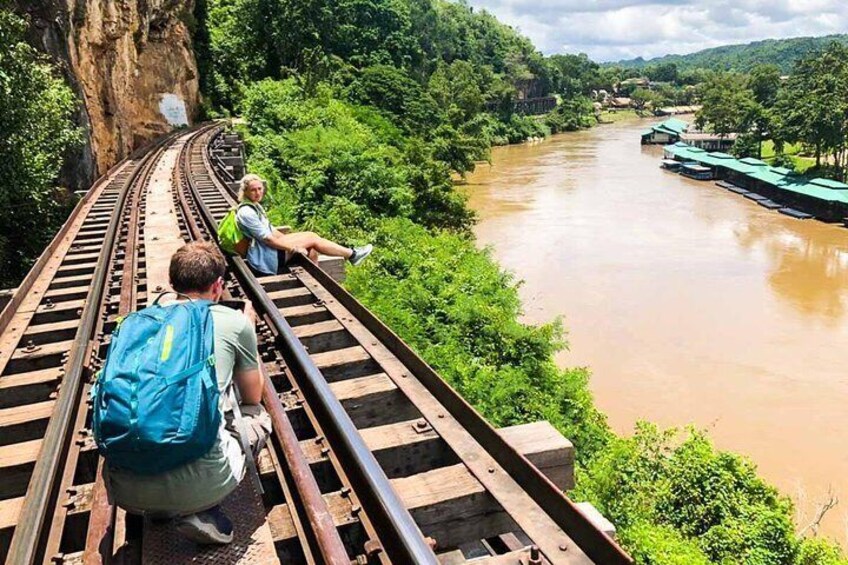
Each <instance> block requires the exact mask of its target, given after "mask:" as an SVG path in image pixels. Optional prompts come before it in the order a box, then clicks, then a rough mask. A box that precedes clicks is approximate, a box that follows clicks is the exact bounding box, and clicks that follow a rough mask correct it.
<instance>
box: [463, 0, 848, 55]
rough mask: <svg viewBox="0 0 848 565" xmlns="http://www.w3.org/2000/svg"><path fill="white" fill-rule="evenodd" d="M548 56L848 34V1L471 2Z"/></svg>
mask: <svg viewBox="0 0 848 565" xmlns="http://www.w3.org/2000/svg"><path fill="white" fill-rule="evenodd" d="M469 3H470V4H471V5H472V6H474V7H475V8H485V9H486V10H488V11H489V12H491V13H493V14H494V15H495V16H497V17H498V19H500V20H501V21H502V22H504V23H507V24H509V25H512V26H515V27H517V28H518V29H519V30H520V31H521V32H522V33H523V34H524V35H527V36H528V37H529V38H530V39H531V40H532V41H533V43H535V44H536V46H537V47H538V48H539V49H540V50H541V51H543V52H544V53H547V54H552V53H577V52H583V53H586V54H588V55H589V56H590V57H591V58H593V59H595V60H597V61H611V60H617V59H625V58H632V57H638V56H641V57H645V58H646V59H647V58H650V57H657V56H660V55H665V54H668V53H691V52H693V51H699V50H701V49H706V48H708V47H716V46H719V45H727V44H731V43H747V42H750V41H757V40H761V39H768V38H783V37H799V36H806V35H809V36H816V35H827V34H830V33H845V32H848V3H846V0H700V1H698V2H695V1H694V0H469Z"/></svg>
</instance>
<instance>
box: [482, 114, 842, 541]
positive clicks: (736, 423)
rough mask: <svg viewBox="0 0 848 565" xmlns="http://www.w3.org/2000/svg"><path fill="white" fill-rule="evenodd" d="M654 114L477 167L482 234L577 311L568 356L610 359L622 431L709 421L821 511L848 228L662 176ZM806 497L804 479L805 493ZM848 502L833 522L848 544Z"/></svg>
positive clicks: (534, 302)
mask: <svg viewBox="0 0 848 565" xmlns="http://www.w3.org/2000/svg"><path fill="white" fill-rule="evenodd" d="M643 127H644V121H642V120H633V121H632V122H628V121H624V122H622V123H620V124H615V125H606V126H601V127H598V128H593V129H591V130H585V131H582V132H577V133H573V134H562V135H559V136H554V137H552V138H550V139H549V140H547V141H546V142H545V143H543V144H539V145H533V146H530V145H525V146H514V147H504V148H499V149H495V150H494V151H493V155H492V166H491V167H490V166H488V165H483V166H481V167H480V168H479V169H478V171H477V172H476V173H474V174H473V175H470V177H469V179H468V191H469V193H470V194H471V201H470V204H471V206H472V208H474V209H475V210H476V211H477V212H478V214H479V215H480V218H481V222H480V224H479V225H478V226H477V228H476V234H477V237H478V240H479V242H480V244H481V245H492V246H493V249H494V253H495V257H496V258H497V259H498V260H499V261H500V262H501V264H502V265H504V266H505V267H506V268H508V269H510V270H511V271H513V272H515V273H516V274H517V276H518V277H520V278H522V279H523V280H524V281H525V283H524V285H523V286H522V287H521V289H520V292H521V297H522V300H523V302H524V305H525V319H526V320H527V321H530V322H544V321H548V320H550V319H551V318H552V316H554V315H564V316H565V322H566V326H567V327H568V329H569V331H570V333H569V336H568V337H569V342H570V349H569V351H566V352H562V353H560V354H559V355H558V357H557V359H558V362H559V363H560V364H561V366H570V367H573V366H580V365H587V366H590V367H591V368H592V369H593V378H592V381H591V386H592V390H593V392H594V393H595V397H596V400H597V403H598V406H599V407H600V408H601V409H602V411H603V412H605V413H606V414H607V415H608V417H609V419H610V423H611V424H612V425H613V428H614V429H615V430H616V431H618V432H620V433H630V432H631V431H632V429H633V424H634V422H636V421H638V420H640V419H648V420H651V421H655V422H658V423H660V424H661V425H665V426H669V425H670V426H680V425H684V424H686V423H690V422H692V423H695V424H696V425H697V426H699V427H702V428H707V429H708V430H709V434H710V436H711V437H713V438H714V439H715V440H716V441H717V442H718V444H719V446H721V447H723V448H727V449H732V450H735V451H738V452H741V453H745V454H746V455H749V456H750V457H752V459H753V460H754V461H755V462H756V463H757V464H758V465H759V467H760V470H761V471H762V472H763V474H764V476H765V477H766V478H767V479H769V480H770V481H772V482H774V483H775V484H777V485H778V486H779V487H780V488H781V490H782V491H783V492H786V493H787V494H790V495H792V496H793V498H794V499H795V500H796V501H797V502H798V507H799V511H800V516H799V520H798V521H799V522H803V521H804V519H805V516H806V517H809V516H810V514H811V512H812V509H813V507H814V506H815V503H816V502H818V501H819V500H821V499H822V498H823V497H824V496H825V495H826V493H827V488H828V485H829V484H833V485H834V489H835V491H836V492H837V494H839V493H843V494H844V493H846V492H848V482H846V481H845V480H844V477H845V476H846V471H848V461H845V460H844V458H841V457H840V455H839V454H840V453H841V448H840V444H841V437H842V434H841V433H839V432H838V430H839V429H841V427H843V426H844V425H845V423H846V422H845V420H846V416H845V415H844V414H843V413H842V412H843V410H842V407H843V406H844V404H845V402H848V386H846V384H845V383H844V382H842V381H843V379H842V378H841V375H840V373H839V367H840V366H841V364H842V360H841V352H840V348H834V347H830V346H829V345H828V344H834V343H846V341H845V340H846V339H848V331H846V329H845V328H846V323H845V322H846V320H848V318H846V309H848V293H846V288H848V272H846V266H847V265H848V247H846V242H845V235H844V230H841V229H840V228H837V227H834V226H827V225H822V224H819V223H818V222H816V223H804V222H798V221H796V220H792V219H789V218H784V217H781V216H779V215H777V214H771V213H769V212H768V211H766V210H764V209H762V208H760V207H758V206H757V205H756V204H754V203H753V202H748V201H746V200H744V199H734V198H732V195H729V194H726V193H725V192H724V191H719V190H712V188H713V187H705V186H703V185H702V184H701V183H698V182H696V181H688V180H686V179H682V178H680V177H679V176H677V175H669V174H667V173H663V172H662V171H660V170H659V168H658V162H659V156H660V154H661V150H660V149H659V148H641V147H640V146H639V144H638V132H639V130H640V128H643ZM799 491H803V493H800V492H799ZM846 516H847V515H846V513H845V511H844V508H839V507H837V508H836V509H835V510H834V511H831V513H830V514H829V515H828V516H827V518H826V520H825V524H824V526H825V530H826V532H827V533H828V534H829V535H831V536H832V537H835V538H837V539H842V540H844V533H843V532H842V525H843V522H844V520H845V519H846Z"/></svg>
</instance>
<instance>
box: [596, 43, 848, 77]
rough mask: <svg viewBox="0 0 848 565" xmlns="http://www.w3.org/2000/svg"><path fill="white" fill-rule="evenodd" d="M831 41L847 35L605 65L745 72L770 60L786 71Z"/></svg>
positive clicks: (725, 48) (729, 46)
mask: <svg viewBox="0 0 848 565" xmlns="http://www.w3.org/2000/svg"><path fill="white" fill-rule="evenodd" d="M831 41H839V42H842V43H848V34H837V35H824V36H821V37H792V38H789V39H766V40H764V41H754V42H752V43H747V44H739V45H722V46H721V47H713V48H711V49H704V50H703V51H698V52H696V53H690V54H688V55H664V56H662V57H656V58H654V59H647V60H646V59H643V58H641V57H637V58H636V59H628V60H622V61H617V62H615V63H607V64H608V65H615V66H619V67H625V68H640V67H644V66H646V65H660V64H663V63H674V64H676V65H677V67H678V69H681V70H683V69H695V68H703V69H715V70H732V71H738V72H748V71H750V70H751V69H753V68H754V67H755V66H757V65H759V64H764V63H771V64H775V65H777V66H778V67H780V70H781V72H783V73H786V74H788V73H789V72H790V71H791V70H792V65H793V64H794V63H795V61H796V60H798V59H800V58H802V57H804V56H805V55H807V54H808V53H810V52H811V51H815V50H818V49H822V48H824V47H825V46H827V44H829V43H830V42H831Z"/></svg>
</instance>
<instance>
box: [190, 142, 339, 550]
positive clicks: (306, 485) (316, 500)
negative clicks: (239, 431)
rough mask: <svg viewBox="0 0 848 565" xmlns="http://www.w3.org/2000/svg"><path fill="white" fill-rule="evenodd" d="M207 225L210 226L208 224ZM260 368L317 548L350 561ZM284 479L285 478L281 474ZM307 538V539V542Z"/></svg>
mask: <svg viewBox="0 0 848 565" xmlns="http://www.w3.org/2000/svg"><path fill="white" fill-rule="evenodd" d="M219 127H220V126H219ZM210 129H211V128H210ZM205 131H208V130H205ZM205 131H204V133H205ZM199 138H200V136H199V135H198V136H197V137H195V138H192V139H191V140H189V141H188V142H187V143H186V146H185V147H184V148H183V154H182V155H181V156H180V164H181V166H182V167H183V168H184V174H185V182H186V183H187V184H189V185H192V183H193V181H194V180H195V179H193V178H192V176H191V170H190V163H191V156H192V153H191V149H193V148H194V144H195V143H198V140H199ZM205 149H206V148H205V147H203V148H201V150H202V151H205ZM204 162H205V161H204ZM209 174H210V178H214V177H213V175H214V173H213V172H211V171H210V173H209ZM178 192H179V194H178V198H179V201H180V204H181V206H182V207H183V208H184V210H185V217H186V223H187V227H188V229H189V230H190V232H191V236H192V237H193V238H194V239H201V238H202V237H203V233H202V230H201V229H200V227H199V226H198V225H197V223H196V221H195V220H194V218H193V217H191V210H190V207H189V202H188V200H187V199H186V195H185V194H184V193H183V191H182V190H179V189H178ZM206 227H207V229H208V227H209V226H206ZM210 233H211V232H210ZM260 370H261V372H262V377H263V381H264V382H263V388H262V401H263V404H264V405H265V408H266V410H267V411H268V415H269V416H270V417H271V424H272V429H273V430H274V435H275V436H276V438H277V441H278V442H279V444H280V447H281V448H282V451H283V457H284V459H285V461H286V464H287V465H288V471H289V476H290V477H291V479H292V481H293V482H294V485H295V489H296V491H297V494H298V496H300V498H301V500H302V503H303V507H304V511H305V513H306V515H307V520H308V521H309V526H310V528H312V534H313V537H312V540H313V541H314V542H315V544H316V545H317V546H318V551H319V552H320V554H321V557H322V558H323V560H324V562H325V563H327V564H330V565H347V564H348V563H350V557H349V556H348V554H347V550H346V549H345V545H344V542H343V541H342V538H341V536H340V535H339V531H338V529H337V528H336V525H335V523H334V522H333V516H332V513H331V512H330V509H329V507H328V506H327V502H326V500H324V497H323V495H322V494H321V489H320V487H319V486H318V483H317V482H316V480H315V476H314V475H313V473H312V470H311V469H310V468H309V463H308V462H307V460H306V456H305V454H304V453H303V450H302V449H301V447H300V441H299V440H298V438H297V435H296V434H295V431H294V428H293V427H292V425H291V422H290V421H289V419H288V417H287V416H286V413H285V409H284V408H283V404H282V402H281V401H280V397H279V395H278V394H277V391H276V390H275V389H274V385H273V383H272V382H271V379H270V377H269V376H268V375H267V372H266V371H265V367H264V366H263V365H260ZM282 480H285V479H284V478H282ZM306 541H307V540H304V542H306Z"/></svg>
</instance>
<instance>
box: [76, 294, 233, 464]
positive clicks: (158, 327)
mask: <svg viewBox="0 0 848 565" xmlns="http://www.w3.org/2000/svg"><path fill="white" fill-rule="evenodd" d="M161 298H162V295H160V296H159V297H158V298H157V299H156V301H155V302H154V303H153V305H152V306H150V307H149V308H145V309H143V310H140V311H138V312H134V313H132V314H130V315H128V316H127V317H126V318H125V319H124V320H123V321H121V322H120V323H119V325H118V327H117V328H116V329H115V331H114V332H113V333H112V342H111V343H110V345H109V353H108V356H107V357H106V364H105V365H104V367H103V370H102V371H100V373H99V375H98V377H97V380H96V382H95V384H94V387H93V389H92V397H93V401H94V403H93V408H92V409H93V415H92V428H93V432H94V439H95V441H96V442H97V447H98V448H99V450H100V454H101V455H103V457H105V458H106V461H107V462H108V463H109V465H110V466H111V467H119V468H121V469H125V470H128V471H131V472H134V473H138V474H142V475H155V474H159V473H163V472H165V471H169V470H171V469H174V468H176V467H179V466H181V465H184V464H186V463H188V462H190V461H194V460H195V459H198V458H199V457H201V456H202V455H204V454H205V453H206V452H208V451H209V450H210V449H211V448H212V446H213V445H214V443H215V441H216V439H217V437H218V428H219V426H220V424H221V412H220V410H219V408H218V402H219V397H220V393H219V391H218V380H217V377H216V374H215V352H214V343H215V342H214V332H213V322H212V312H210V310H209V306H210V305H211V304H212V303H211V302H210V301H208V300H193V301H189V302H180V303H177V304H171V305H168V306H160V305H159V299H161Z"/></svg>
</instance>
